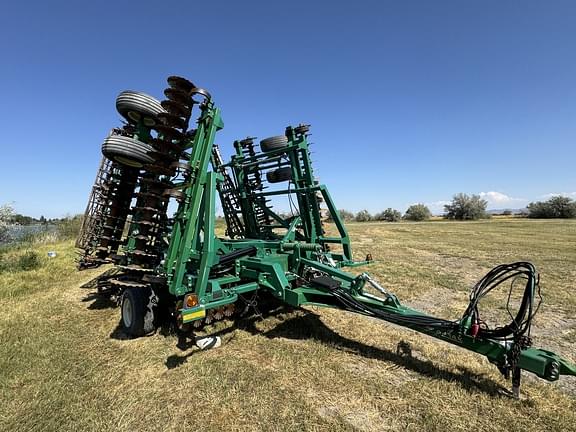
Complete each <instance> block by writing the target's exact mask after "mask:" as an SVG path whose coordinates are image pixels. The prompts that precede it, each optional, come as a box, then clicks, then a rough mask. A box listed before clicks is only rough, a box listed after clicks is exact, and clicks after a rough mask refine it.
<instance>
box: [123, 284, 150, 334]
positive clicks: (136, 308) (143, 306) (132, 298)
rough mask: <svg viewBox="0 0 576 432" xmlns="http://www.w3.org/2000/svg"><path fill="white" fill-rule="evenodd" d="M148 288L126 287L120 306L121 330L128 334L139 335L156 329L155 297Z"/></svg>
mask: <svg viewBox="0 0 576 432" xmlns="http://www.w3.org/2000/svg"><path fill="white" fill-rule="evenodd" d="M154 297H155V295H154V293H153V292H152V289H150V288H126V289H125V290H124V294H123V295H122V305H121V307H120V313H121V319H120V322H121V325H122V330H123V331H124V333H126V334H127V335H128V336H131V337H140V336H144V335H146V334H150V333H152V332H153V331H154V330H155V329H156V324H155V315H156V309H157V303H158V302H157V299H156V301H154Z"/></svg>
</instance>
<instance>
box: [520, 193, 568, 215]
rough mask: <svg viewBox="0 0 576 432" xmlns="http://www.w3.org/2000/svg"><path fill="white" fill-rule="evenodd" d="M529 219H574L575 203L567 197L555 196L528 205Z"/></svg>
mask: <svg viewBox="0 0 576 432" xmlns="http://www.w3.org/2000/svg"><path fill="white" fill-rule="evenodd" d="M527 208H528V217H529V218H543V219H551V218H575V217H576V202H575V201H574V200H572V199H570V198H568V197H563V196H555V197H552V198H550V199H549V200H548V201H544V202H542V201H536V202H533V203H530V204H528V207H527Z"/></svg>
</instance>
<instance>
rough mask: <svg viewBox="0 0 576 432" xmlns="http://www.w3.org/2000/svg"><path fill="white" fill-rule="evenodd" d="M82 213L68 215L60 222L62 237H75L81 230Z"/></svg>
mask: <svg viewBox="0 0 576 432" xmlns="http://www.w3.org/2000/svg"><path fill="white" fill-rule="evenodd" d="M81 225H82V215H76V216H72V217H70V216H68V217H66V218H64V219H61V220H60V221H59V222H58V235H59V237H60V238H62V239H74V238H76V237H77V236H78V233H79V232H80V226H81Z"/></svg>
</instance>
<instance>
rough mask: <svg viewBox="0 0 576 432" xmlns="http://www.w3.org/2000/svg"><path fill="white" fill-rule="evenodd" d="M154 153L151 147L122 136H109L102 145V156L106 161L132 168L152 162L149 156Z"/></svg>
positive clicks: (152, 159)
mask: <svg viewBox="0 0 576 432" xmlns="http://www.w3.org/2000/svg"><path fill="white" fill-rule="evenodd" d="M152 151H154V149H153V148H152V146H150V145H148V144H145V143H143V142H141V141H138V140H137V139H134V138H130V137H125V136H122V135H110V136H109V137H108V138H106V139H105V140H104V143H103V144H102V154H103V155H104V156H106V157H107V158H108V159H111V160H113V161H116V162H118V163H120V164H122V165H128V166H130V167H133V168H141V167H142V165H145V164H150V163H153V162H154V158H153V157H152V156H150V155H149V153H151V152H152Z"/></svg>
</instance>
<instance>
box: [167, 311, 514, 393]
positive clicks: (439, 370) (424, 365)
mask: <svg viewBox="0 0 576 432" xmlns="http://www.w3.org/2000/svg"><path fill="white" fill-rule="evenodd" d="M294 310H295V309H294V308H290V307H286V306H280V307H278V308H275V309H272V310H270V311H267V312H263V313H261V314H260V315H256V316H250V317H247V318H239V319H237V320H235V322H234V324H233V325H232V326H230V327H228V328H225V329H223V330H221V331H218V332H214V333H211V335H212V336H221V337H222V336H224V335H226V334H230V333H232V337H231V338H230V339H228V340H227V341H226V342H225V344H228V343H230V342H231V341H232V340H233V339H234V332H235V331H236V330H244V331H247V332H249V333H250V334H253V335H263V336H265V337H267V338H269V339H275V338H285V339H292V340H306V339H313V340H316V341H318V342H320V343H323V344H327V345H329V346H331V347H334V348H335V349H338V350H340V351H343V352H346V353H350V354H354V355H358V356H362V357H365V358H368V359H376V360H381V361H385V362H389V363H394V364H395V365H396V366H397V367H398V368H405V369H407V370H411V371H413V372H416V373H418V374H420V375H422V376H425V377H428V378H431V379H435V380H443V381H449V382H458V383H459V384H460V385H461V386H462V387H463V388H464V389H465V390H467V391H469V392H473V391H480V392H483V393H486V394H488V395H491V396H502V395H506V394H508V393H509V391H508V390H507V389H506V388H505V387H503V386H502V385H500V384H498V383H496V382H495V381H494V380H492V379H491V378H489V377H486V376H483V375H479V374H477V373H475V372H473V371H471V370H470V369H468V368H466V367H464V366H457V367H456V369H457V370H456V371H452V370H449V369H447V368H443V367H441V366H439V365H437V364H435V363H434V362H432V361H430V360H426V359H421V358H416V357H414V356H413V355H412V353H411V349H410V346H409V344H408V343H406V342H404V341H400V342H399V344H398V349H397V351H396V352H395V351H392V350H388V349H385V348H378V347H374V346H371V345H367V344H364V343H362V342H358V341H355V340H352V339H348V338H346V337H344V336H341V335H340V334H338V333H336V332H335V331H334V330H332V329H330V328H329V327H327V326H326V324H324V323H323V322H322V320H321V319H320V316H319V315H317V314H315V313H314V312H311V311H308V310H304V309H297V310H299V311H300V312H301V314H299V315H298V316H293V317H288V318H287V319H285V320H283V321H282V322H280V323H279V324H278V325H277V326H276V327H274V328H273V329H271V330H267V331H262V330H260V329H258V327H257V324H258V322H260V321H262V320H263V319H266V318H268V317H272V316H279V315H282V316H286V314H289V313H290V312H292V311H294ZM179 344H181V345H180V346H179V348H180V349H183V350H185V349H188V348H191V347H193V346H194V341H193V340H192V341H189V342H185V341H184V340H182V341H181V340H179ZM198 353H201V351H200V350H193V351H191V352H188V353H186V354H185V355H172V356H169V357H168V358H167V359H166V367H167V368H168V369H173V368H175V367H178V366H180V365H182V364H183V363H185V362H186V361H187V359H188V358H189V357H191V356H193V355H196V354H198Z"/></svg>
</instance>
